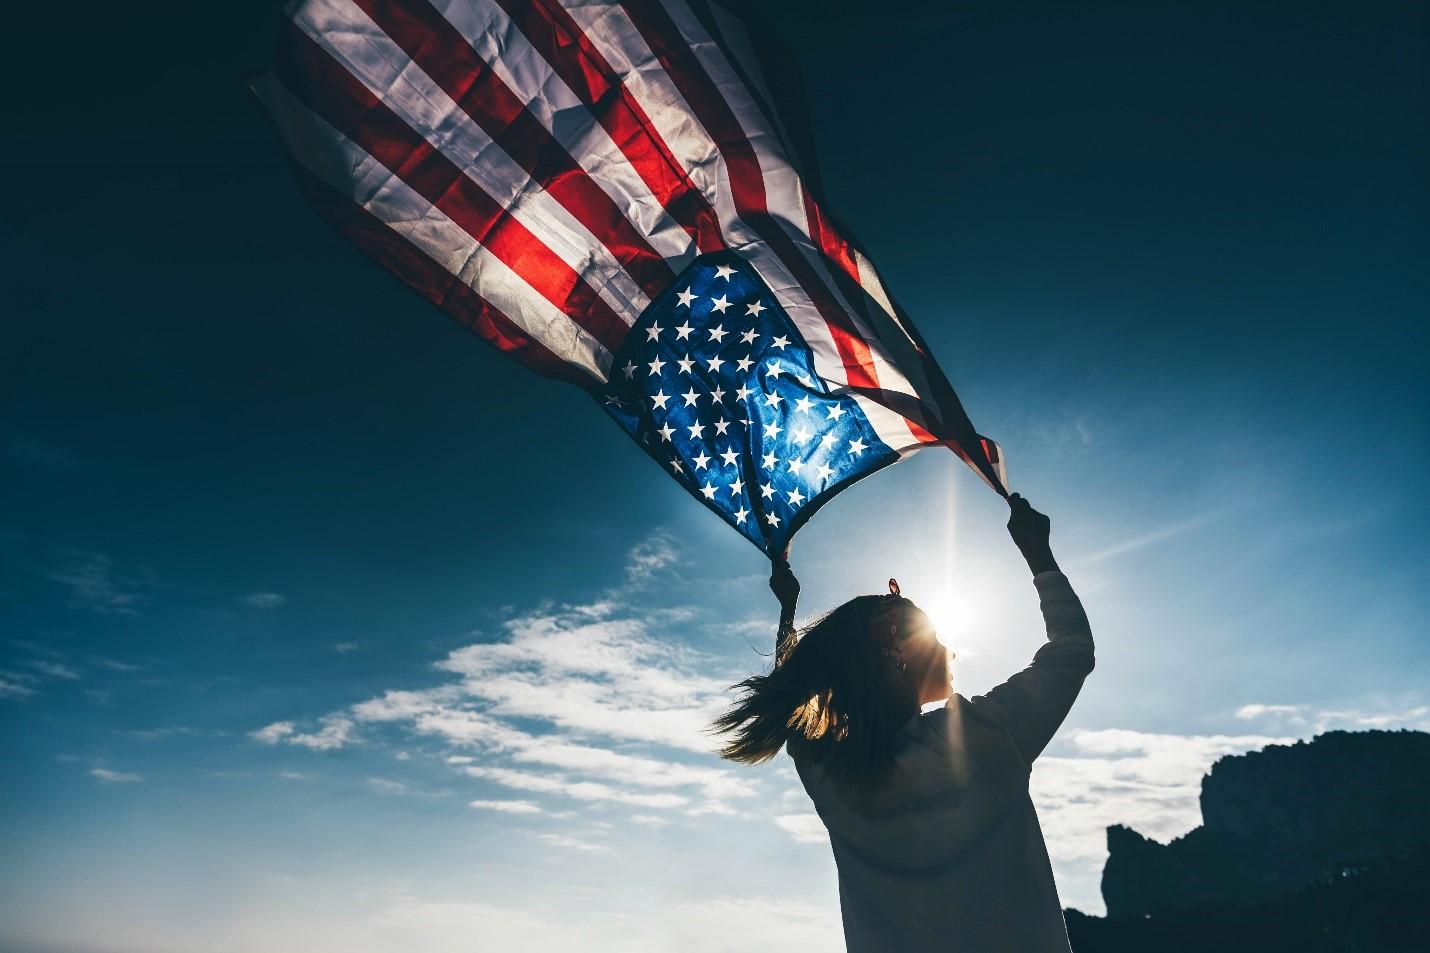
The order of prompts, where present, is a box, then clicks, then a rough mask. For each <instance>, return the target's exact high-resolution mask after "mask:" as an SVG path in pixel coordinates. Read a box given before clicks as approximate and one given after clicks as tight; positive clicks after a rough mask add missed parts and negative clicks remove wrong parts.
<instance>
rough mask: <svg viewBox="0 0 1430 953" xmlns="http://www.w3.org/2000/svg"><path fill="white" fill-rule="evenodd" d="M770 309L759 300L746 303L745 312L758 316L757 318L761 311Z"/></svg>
mask: <svg viewBox="0 0 1430 953" xmlns="http://www.w3.org/2000/svg"><path fill="white" fill-rule="evenodd" d="M768 310H769V309H768V308H766V307H765V306H764V305H762V304H760V303H759V302H758V301H753V302H751V303H750V304H747V305H745V313H746V314H748V315H753V316H754V317H756V318H758V317H759V316H760V312H761V311H768Z"/></svg>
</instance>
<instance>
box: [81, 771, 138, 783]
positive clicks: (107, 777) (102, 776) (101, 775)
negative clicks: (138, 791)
mask: <svg viewBox="0 0 1430 953" xmlns="http://www.w3.org/2000/svg"><path fill="white" fill-rule="evenodd" d="M89 774H90V777H94V778H98V779H99V780H101V781H103V782H104V783H105V784H136V783H138V782H140V781H143V780H144V776H143V775H142V774H135V773H134V772H132V771H111V770H109V769H108V768H90V769H89Z"/></svg>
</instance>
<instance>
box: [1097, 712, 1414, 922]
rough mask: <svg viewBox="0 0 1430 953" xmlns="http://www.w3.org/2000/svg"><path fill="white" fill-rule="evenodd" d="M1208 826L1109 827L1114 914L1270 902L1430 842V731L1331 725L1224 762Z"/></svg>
mask: <svg viewBox="0 0 1430 953" xmlns="http://www.w3.org/2000/svg"><path fill="white" fill-rule="evenodd" d="M1201 808H1202V826H1201V827H1198V828H1196V829H1195V830H1193V831H1191V832H1190V833H1188V834H1187V835H1186V836H1185V837H1181V838H1179V839H1177V840H1175V841H1172V842H1171V843H1170V844H1159V843H1157V842H1155V841H1152V840H1148V839H1147V838H1144V837H1142V836H1141V835H1140V834H1138V833H1136V832H1135V831H1132V830H1130V829H1128V828H1125V827H1120V826H1118V827H1110V828H1108V830H1107V847H1108V854H1109V856H1108V859H1107V865H1106V866H1105V867H1104V868H1103V873H1102V896H1103V900H1104V901H1105V902H1106V904H1107V912H1108V915H1109V917H1111V918H1118V917H1146V916H1148V915H1153V914H1162V913H1168V912H1171V911H1177V910H1188V909H1190V908H1194V907H1202V906H1206V905H1209V904H1228V903H1229V904H1243V905H1244V904H1257V903H1268V902H1273V901H1277V900H1280V899H1282V898H1286V897H1289V896H1291V895H1293V894H1297V893H1301V892H1303V891H1305V890H1306V889H1308V888H1310V887H1313V886H1315V885H1317V884H1326V883H1331V882H1334V881H1336V880H1337V879H1343V878H1346V877H1350V876H1354V875H1355V874H1357V873H1358V872H1362V871H1365V870H1368V869H1370V868H1377V867H1380V866H1383V865H1384V864H1386V863H1389V862H1394V861H1396V860H1397V859H1403V858H1408V857H1412V856H1415V855H1418V854H1420V853H1421V852H1423V850H1424V849H1425V848H1426V846H1427V845H1430V734H1425V733H1423V732H1415V731H1397V732H1387V731H1368V732H1355V733H1350V732H1342V731H1334V732H1328V733H1327V734H1324V735H1321V736H1319V737H1317V738H1316V739H1315V740H1313V741H1310V742H1299V743H1297V744H1295V745H1290V746H1284V745H1276V746H1272V747H1268V748H1266V749H1264V750H1262V751H1258V752H1253V753H1251V754H1245V755H1239V756H1235V757H1227V758H1223V759H1221V760H1220V761H1218V762H1217V763H1216V764H1215V765H1214V766H1213V767H1212V770H1211V773H1210V774H1208V775H1207V777H1206V778H1205V779H1204V780H1203V781H1202V793H1201Z"/></svg>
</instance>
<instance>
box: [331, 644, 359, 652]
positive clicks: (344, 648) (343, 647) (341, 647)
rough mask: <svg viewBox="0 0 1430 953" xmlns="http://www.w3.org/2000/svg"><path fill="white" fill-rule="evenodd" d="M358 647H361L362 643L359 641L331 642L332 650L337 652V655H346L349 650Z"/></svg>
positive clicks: (354, 649) (351, 650)
mask: <svg viewBox="0 0 1430 953" xmlns="http://www.w3.org/2000/svg"><path fill="white" fill-rule="evenodd" d="M360 648H362V643H360V642H334V643H333V651H334V652H337V653H338V654H339V655H347V654H348V653H349V652H356V651H357V650H358V649H360Z"/></svg>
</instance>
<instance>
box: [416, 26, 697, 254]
mask: <svg viewBox="0 0 1430 953" xmlns="http://www.w3.org/2000/svg"><path fill="white" fill-rule="evenodd" d="M433 6H434V7H435V8H436V9H437V11H438V12H439V13H440V14H442V16H443V17H444V18H446V20H447V22H448V23H450V24H451V25H452V26H453V27H454V28H455V29H456V31H457V32H458V33H460V34H461V35H462V37H463V38H465V39H466V41H467V42H468V43H470V44H471V46H472V49H473V50H475V51H476V53H477V55H478V56H480V57H481V58H482V59H483V60H484V61H485V62H486V63H487V64H488V65H489V66H491V68H492V71H493V72H494V73H496V75H497V78H498V79H500V80H501V81H502V82H503V83H505V84H506V85H507V86H508V87H510V89H511V90H512V92H513V93H515V94H516V95H517V97H519V98H520V99H521V100H522V102H524V103H526V108H527V109H528V110H530V111H531V113H532V114H533V115H534V116H535V117H536V118H537V120H538V121H539V122H540V123H541V124H542V125H543V126H544V127H545V128H546V130H547V132H549V133H551V135H552V136H553V137H554V138H555V139H556V141H557V142H559V143H560V144H561V145H562V147H564V148H565V149H566V151H567V153H569V154H570V155H571V156H572V158H573V159H574V161H575V162H576V164H577V165H579V166H580V167H581V168H582V169H583V170H585V172H586V173H587V174H588V175H589V176H590V177H591V179H592V180H593V181H594V182H595V183H596V185H597V186H599V187H600V188H601V189H602V190H603V191H604V192H605V193H606V194H607V195H609V196H610V197H611V200H612V201H614V202H615V203H616V207H617V208H618V209H620V210H621V211H622V213H623V214H624V215H625V217H626V218H627V219H628V220H629V221H630V223H631V225H632V226H633V227H634V228H635V229H636V231H638V232H639V233H640V234H641V235H642V236H644V237H645V239H646V241H648V242H650V246H651V248H653V249H654V250H655V252H656V253H657V254H659V255H661V256H662V257H664V258H665V259H666V260H667V261H668V262H670V265H671V268H672V270H674V271H675V272H676V273H679V272H680V271H681V270H682V269H683V268H684V267H685V266H686V265H687V264H689V263H690V260H691V259H692V258H694V256H695V241H694V239H692V238H691V237H690V234H689V233H688V232H687V231H685V229H683V228H681V227H680V225H679V223H677V222H676V221H675V219H673V218H671V216H670V214H669V213H668V212H667V211H666V210H665V206H663V205H662V204H661V203H660V200H659V199H657V198H656V197H655V195H654V194H652V192H651V191H650V187H649V186H647V185H646V183H645V180H644V179H642V178H641V177H640V173H638V172H637V171H636V169H635V167H634V166H632V165H631V163H630V161H629V160H628V159H626V157H625V155H624V154H623V153H622V152H621V150H620V148H619V147H617V145H616V143H615V142H614V141H613V140H612V139H611V137H610V134H609V133H607V132H606V130H605V128H604V127H602V126H601V124H600V123H599V122H597V121H596V119H595V117H594V116H592V115H591V113H590V111H589V110H588V109H587V108H586V106H585V104H584V103H582V102H581V100H580V99H579V98H578V97H577V96H576V94H575V93H573V92H572V91H571V90H570V88H568V87H567V86H566V84H565V83H564V82H562V80H561V77H560V76H558V75H557V74H556V73H555V72H554V71H553V70H552V69H551V66H550V64H548V63H547V62H546V60H544V59H543V58H542V57H541V55H540V54H539V53H537V52H536V50H535V49H533V48H532V46H531V44H530V42H529V41H528V40H527V39H526V36H525V35H524V34H523V33H522V32H521V31H520V30H518V29H517V28H516V27H515V26H513V25H512V23H511V22H510V20H509V19H508V18H507V15H506V13H505V11H503V10H502V9H501V8H500V7H498V6H497V5H496V4H495V3H493V2H491V0H433Z"/></svg>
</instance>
